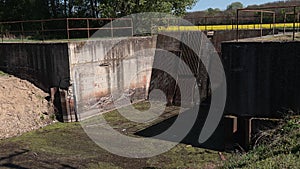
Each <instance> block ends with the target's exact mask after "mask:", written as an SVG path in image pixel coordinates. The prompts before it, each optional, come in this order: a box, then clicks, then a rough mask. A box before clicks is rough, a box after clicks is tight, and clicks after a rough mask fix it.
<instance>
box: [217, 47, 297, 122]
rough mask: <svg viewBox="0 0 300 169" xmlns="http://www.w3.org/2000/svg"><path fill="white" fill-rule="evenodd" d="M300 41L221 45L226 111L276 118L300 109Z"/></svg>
mask: <svg viewBox="0 0 300 169" xmlns="http://www.w3.org/2000/svg"><path fill="white" fill-rule="evenodd" d="M299 47H300V42H266V43H261V42H240V43H236V42H228V43H223V44H222V58H223V61H224V68H225V72H226V78H227V87H228V91H227V93H228V94H227V105H226V113H227V114H234V115H238V116H256V117H274V116H275V117H277V116H280V115H281V114H280V113H279V111H282V110H283V111H286V109H292V110H294V111H296V112H299V110H300V102H299V100H300V89H299V86H300V67H299V63H300V50H299Z"/></svg>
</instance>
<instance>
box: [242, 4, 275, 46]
mask: <svg viewBox="0 0 300 169" xmlns="http://www.w3.org/2000/svg"><path fill="white" fill-rule="evenodd" d="M266 9H268V8H266ZM239 12H260V13H261V16H260V31H261V33H260V34H261V37H262V35H263V31H262V24H263V23H262V22H263V13H272V14H273V35H274V33H275V29H274V26H275V21H276V20H275V17H276V15H275V12H274V11H267V10H258V9H249V8H243V9H237V10H236V41H238V40H239Z"/></svg>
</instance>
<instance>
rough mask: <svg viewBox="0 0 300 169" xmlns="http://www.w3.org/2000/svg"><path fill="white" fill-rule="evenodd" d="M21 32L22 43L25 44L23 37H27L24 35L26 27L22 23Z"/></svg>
mask: <svg viewBox="0 0 300 169" xmlns="http://www.w3.org/2000/svg"><path fill="white" fill-rule="evenodd" d="M21 32H22V35H21V39H22V42H23V40H24V39H23V36H24V37H25V35H24V25H23V22H21Z"/></svg>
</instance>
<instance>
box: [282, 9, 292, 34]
mask: <svg viewBox="0 0 300 169" xmlns="http://www.w3.org/2000/svg"><path fill="white" fill-rule="evenodd" d="M287 15H294V12H286V13H285V14H284V26H283V34H285V32H286V31H285V30H286V20H287Z"/></svg>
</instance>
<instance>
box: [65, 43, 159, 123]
mask: <svg viewBox="0 0 300 169" xmlns="http://www.w3.org/2000/svg"><path fill="white" fill-rule="evenodd" d="M155 46H156V37H136V38H114V39H101V40H95V41H88V42H70V43H69V59H70V74H71V81H72V90H70V93H71V92H73V94H71V95H72V96H74V98H75V102H76V105H77V113H78V115H79V117H78V118H79V120H82V119H84V118H86V117H89V116H92V115H94V114H98V113H99V112H103V111H107V110H111V109H113V108H114V104H113V103H112V101H113V99H114V100H115V99H116V98H112V96H111V95H113V96H114V97H116V95H118V96H117V97H127V98H128V99H130V100H131V102H135V101H137V100H142V99H145V98H146V97H147V94H148V88H149V83H150V77H151V72H152V69H151V68H152V63H153V58H154V50H153V49H154V48H155ZM147 49H148V50H147ZM150 49H152V50H150ZM122 94H123V96H121V95H122ZM124 104H126V103H124Z"/></svg>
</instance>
